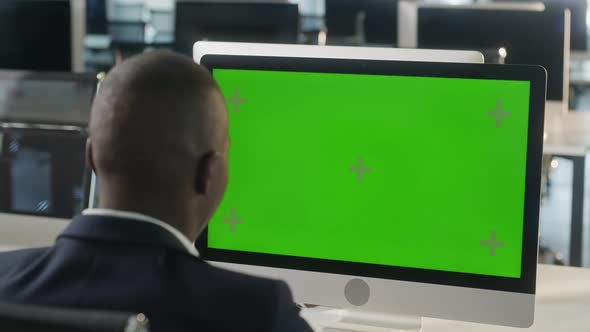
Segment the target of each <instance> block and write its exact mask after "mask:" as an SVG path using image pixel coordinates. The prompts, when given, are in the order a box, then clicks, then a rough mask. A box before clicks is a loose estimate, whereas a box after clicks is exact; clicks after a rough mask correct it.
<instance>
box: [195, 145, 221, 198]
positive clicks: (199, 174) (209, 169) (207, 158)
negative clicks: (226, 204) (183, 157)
mask: <svg viewBox="0 0 590 332" xmlns="http://www.w3.org/2000/svg"><path fill="white" fill-rule="evenodd" d="M216 158H217V155H216V154H215V152H214V151H209V152H207V153H206V154H205V155H203V156H202V157H201V160H199V161H198V162H197V169H196V170H195V192H197V193H198V194H201V195H205V194H207V193H208V192H209V190H210V186H211V177H212V174H213V167H215V159H216Z"/></svg>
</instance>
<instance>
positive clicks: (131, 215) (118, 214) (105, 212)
mask: <svg viewBox="0 0 590 332" xmlns="http://www.w3.org/2000/svg"><path fill="white" fill-rule="evenodd" d="M82 215H85V216H105V217H115V218H122V219H133V220H136V221H144V222H147V223H150V224H153V225H157V226H160V227H161V228H164V229H165V230H167V231H168V232H170V233H171V234H172V235H174V237H176V238H177V239H178V241H180V243H181V244H182V245H183V246H184V247H185V248H186V250H187V251H188V252H189V253H190V254H191V255H193V256H195V257H199V252H198V251H197V248H195V244H194V243H192V242H191V241H190V240H189V239H188V238H187V237H186V236H185V235H184V234H182V233H181V232H180V231H179V230H178V229H176V228H174V227H172V226H170V225H169V224H167V223H165V222H163V221H162V220H159V219H156V218H153V217H150V216H146V215H145V214H141V213H137V212H130V211H121V210H113V209H86V210H84V211H82Z"/></svg>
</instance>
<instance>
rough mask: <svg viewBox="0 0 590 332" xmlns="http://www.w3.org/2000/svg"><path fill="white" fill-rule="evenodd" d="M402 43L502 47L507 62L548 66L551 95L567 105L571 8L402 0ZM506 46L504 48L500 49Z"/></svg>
mask: <svg viewBox="0 0 590 332" xmlns="http://www.w3.org/2000/svg"><path fill="white" fill-rule="evenodd" d="M399 10H400V22H402V21H403V24H401V23H400V26H399V29H400V30H399V33H400V35H399V40H400V41H401V42H403V43H402V46H404V47H420V48H422V47H423V48H445V49H449V48H452V49H477V50H490V49H493V50H496V52H497V53H498V52H503V53H504V54H503V55H505V63H506V64H532V65H541V66H543V67H545V68H546V69H547V72H548V81H547V99H548V100H550V101H554V102H560V103H561V104H562V105H563V106H564V107H567V101H568V95H569V49H570V47H569V42H570V12H569V10H565V11H564V10H555V9H552V8H545V6H544V5H543V4H542V3H520V4H518V3H502V4H500V3H491V4H476V5H464V6H463V5H462V6H451V5H424V4H417V3H414V2H400V7H399ZM501 50H502V51H501Z"/></svg>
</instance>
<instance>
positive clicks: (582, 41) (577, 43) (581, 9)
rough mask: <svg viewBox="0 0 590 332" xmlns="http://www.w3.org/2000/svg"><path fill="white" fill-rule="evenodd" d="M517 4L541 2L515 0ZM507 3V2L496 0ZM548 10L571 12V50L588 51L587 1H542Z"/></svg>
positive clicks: (535, 0) (536, 0)
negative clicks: (567, 10)
mask: <svg viewBox="0 0 590 332" xmlns="http://www.w3.org/2000/svg"><path fill="white" fill-rule="evenodd" d="M513 1H516V2H539V0H513ZM496 2H506V0H496ZM542 2H543V3H544V4H545V6H546V7H547V8H550V9H561V10H564V9H566V8H569V10H570V11H571V15H572V16H571V21H572V24H571V49H572V50H581V51H583V50H586V49H587V47H588V27H587V25H586V14H587V11H588V2H587V0H542Z"/></svg>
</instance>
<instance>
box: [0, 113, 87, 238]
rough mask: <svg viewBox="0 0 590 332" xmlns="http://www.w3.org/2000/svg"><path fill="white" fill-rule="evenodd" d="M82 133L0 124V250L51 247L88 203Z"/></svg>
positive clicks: (54, 128)
mask: <svg viewBox="0 0 590 332" xmlns="http://www.w3.org/2000/svg"><path fill="white" fill-rule="evenodd" d="M86 137H87V136H86V133H85V132H84V131H81V130H75V129H73V128H59V127H52V126H41V127H38V128H34V127H25V126H20V125H12V124H9V123H2V125H1V126H0V142H1V146H0V179H1V180H0V229H1V230H2V231H1V232H0V250H2V249H16V248H24V247H32V246H43V245H49V244H51V243H52V242H53V240H54V239H55V238H56V236H57V235H58V234H59V232H61V230H62V229H63V228H64V227H65V225H66V224H67V223H68V222H69V220H70V219H71V218H72V216H74V215H76V214H78V213H79V212H80V211H81V209H82V208H83V207H84V206H86V205H87V201H86V200H87V197H88V195H87V194H86V192H87V190H88V187H89V179H90V174H89V173H88V171H87V170H86V163H85V146H86Z"/></svg>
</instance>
